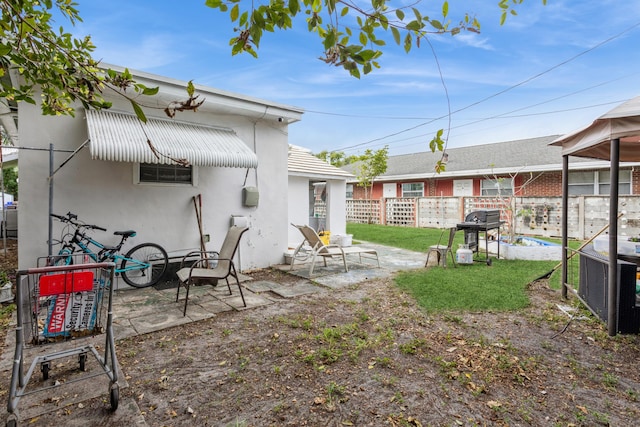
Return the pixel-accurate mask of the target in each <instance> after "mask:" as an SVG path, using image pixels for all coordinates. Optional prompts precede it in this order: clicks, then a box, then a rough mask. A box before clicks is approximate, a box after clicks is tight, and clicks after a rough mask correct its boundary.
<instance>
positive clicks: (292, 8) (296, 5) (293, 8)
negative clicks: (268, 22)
mask: <svg viewBox="0 0 640 427" xmlns="http://www.w3.org/2000/svg"><path fill="white" fill-rule="evenodd" d="M289 12H291V15H293V16H295V15H297V14H298V12H300V2H298V0H289Z"/></svg>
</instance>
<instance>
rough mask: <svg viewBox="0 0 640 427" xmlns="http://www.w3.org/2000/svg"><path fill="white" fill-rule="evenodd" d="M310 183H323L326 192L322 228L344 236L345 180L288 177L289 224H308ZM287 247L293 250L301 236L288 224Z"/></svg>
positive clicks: (345, 225)
mask: <svg viewBox="0 0 640 427" xmlns="http://www.w3.org/2000/svg"><path fill="white" fill-rule="evenodd" d="M310 181H314V182H317V181H325V182H326V190H327V204H326V208H327V217H326V219H325V223H324V224H323V226H324V228H325V229H326V230H328V231H330V232H331V233H332V235H337V234H342V235H344V234H346V232H347V215H346V199H345V197H344V195H345V192H346V190H347V183H346V179H327V178H322V177H317V178H313V179H311V178H309V177H303V176H291V175H289V223H293V224H296V225H302V224H306V225H310V224H309V201H308V200H309V183H310ZM287 240H288V247H289V248H295V247H296V246H298V245H299V244H300V242H301V240H302V234H300V232H299V231H298V229H296V228H295V227H293V226H291V225H290V224H289V228H288V238H287Z"/></svg>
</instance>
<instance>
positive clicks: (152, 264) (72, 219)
mask: <svg viewBox="0 0 640 427" xmlns="http://www.w3.org/2000/svg"><path fill="white" fill-rule="evenodd" d="M51 216H52V217H53V218H55V219H57V220H58V221H60V222H62V223H63V224H65V225H66V227H65V229H64V230H63V233H62V238H61V239H60V241H58V242H57V243H59V244H61V245H62V246H61V248H60V251H59V252H58V255H55V256H53V257H52V258H53V259H52V260H51V262H52V263H53V264H56V265H65V264H66V265H69V264H73V260H74V257H75V258H76V259H77V256H76V255H78V254H80V253H82V254H85V256H87V257H88V258H90V259H91V260H93V261H94V262H105V261H108V262H113V263H114V264H115V265H116V268H115V270H114V271H115V273H116V275H122V279H123V280H124V281H125V283H127V284H128V285H130V286H133V287H134V288H146V287H148V286H153V285H155V284H156V283H158V282H159V281H160V280H161V279H162V276H163V275H164V273H165V272H166V271H167V266H168V264H169V257H168V256H167V251H165V250H164V248H163V247H162V246H160V245H158V244H156V243H141V244H139V245H137V246H135V247H133V248H132V249H131V250H130V251H129V252H127V254H126V255H122V254H120V249H121V248H122V245H123V244H124V242H126V241H127V239H128V238H130V237H134V236H135V235H136V232H135V231H133V230H127V231H116V232H114V233H113V234H114V235H116V236H120V243H118V244H117V245H116V246H108V245H105V244H102V243H100V242H99V241H97V240H95V239H94V238H93V237H91V236H89V235H88V231H89V230H99V231H107V229H106V228H104V227H100V226H97V225H91V224H85V223H83V222H80V221H78V216H77V215H75V214H72V213H71V212H68V213H67V215H66V216H63V215H56V214H51Z"/></svg>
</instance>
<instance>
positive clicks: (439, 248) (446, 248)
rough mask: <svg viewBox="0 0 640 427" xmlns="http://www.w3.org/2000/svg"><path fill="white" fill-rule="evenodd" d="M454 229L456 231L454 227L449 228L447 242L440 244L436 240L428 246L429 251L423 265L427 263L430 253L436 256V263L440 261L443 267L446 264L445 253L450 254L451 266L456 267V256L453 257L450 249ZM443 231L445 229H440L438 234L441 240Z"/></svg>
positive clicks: (454, 234)
mask: <svg viewBox="0 0 640 427" xmlns="http://www.w3.org/2000/svg"><path fill="white" fill-rule="evenodd" d="M456 231H458V229H457V228H456V227H451V228H450V229H449V242H448V243H447V244H446V245H441V244H440V242H438V244H437V245H432V246H429V252H427V261H426V262H425V263H424V266H425V267H426V266H427V264H429V257H430V256H431V254H434V255H435V256H436V259H437V261H438V264H440V263H442V266H443V267H446V266H447V254H450V255H451V262H453V266H454V267H457V265H456V258H455V255H454V254H453V249H452V248H453V239H454V238H455V237H456ZM444 232H445V230H442V234H440V240H442V236H443V235H444Z"/></svg>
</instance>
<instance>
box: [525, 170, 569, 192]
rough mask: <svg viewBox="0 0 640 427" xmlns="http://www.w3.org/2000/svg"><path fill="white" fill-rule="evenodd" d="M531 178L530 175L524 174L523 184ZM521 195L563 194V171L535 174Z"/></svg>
mask: <svg viewBox="0 0 640 427" xmlns="http://www.w3.org/2000/svg"><path fill="white" fill-rule="evenodd" d="M528 179H529V176H528V175H523V176H522V183H521V184H520V185H522V184H524V183H526V182H527V180H528ZM519 195H521V196H534V197H537V196H542V197H545V196H547V197H548V196H562V172H544V173H542V174H538V175H536V174H534V175H533V180H532V181H529V182H528V183H527V184H526V185H525V186H524V187H523V188H522V190H521V192H520V193H519Z"/></svg>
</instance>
